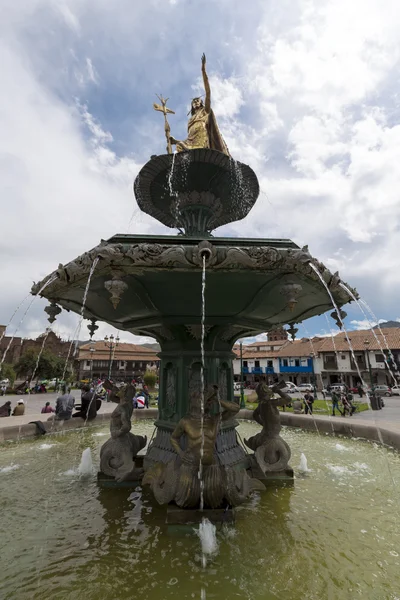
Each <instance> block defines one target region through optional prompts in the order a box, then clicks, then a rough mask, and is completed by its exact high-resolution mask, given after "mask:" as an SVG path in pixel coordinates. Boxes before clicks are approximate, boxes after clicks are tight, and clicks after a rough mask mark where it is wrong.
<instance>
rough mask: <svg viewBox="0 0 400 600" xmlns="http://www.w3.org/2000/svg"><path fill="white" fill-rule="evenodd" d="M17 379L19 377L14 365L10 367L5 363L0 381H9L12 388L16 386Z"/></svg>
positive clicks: (1, 369)
mask: <svg viewBox="0 0 400 600" xmlns="http://www.w3.org/2000/svg"><path fill="white" fill-rule="evenodd" d="M16 377H17V375H16V373H15V371H14V369H13V366H12V365H9V364H8V363H4V364H3V365H2V366H1V368H0V379H9V380H10V386H11V387H12V386H13V385H14V381H15V379H16Z"/></svg>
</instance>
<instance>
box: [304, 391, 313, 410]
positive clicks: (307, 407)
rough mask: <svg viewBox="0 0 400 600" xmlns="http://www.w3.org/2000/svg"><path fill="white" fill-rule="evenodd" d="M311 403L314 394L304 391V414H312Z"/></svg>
mask: <svg viewBox="0 0 400 600" xmlns="http://www.w3.org/2000/svg"><path fill="white" fill-rule="evenodd" d="M313 404H314V396H313V395H312V394H311V392H306V393H305V394H304V412H305V413H306V415H308V414H310V415H312V414H313Z"/></svg>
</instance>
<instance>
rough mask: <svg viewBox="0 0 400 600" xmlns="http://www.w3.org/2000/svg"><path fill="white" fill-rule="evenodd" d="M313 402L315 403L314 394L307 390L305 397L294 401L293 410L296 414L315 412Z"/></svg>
mask: <svg viewBox="0 0 400 600" xmlns="http://www.w3.org/2000/svg"><path fill="white" fill-rule="evenodd" d="M313 404H314V396H313V395H312V393H311V392H306V393H305V394H304V397H303V399H297V400H294V402H293V412H294V413H295V414H297V415H298V414H302V413H303V412H304V413H305V414H306V415H312V414H313Z"/></svg>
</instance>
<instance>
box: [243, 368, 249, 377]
mask: <svg viewBox="0 0 400 600" xmlns="http://www.w3.org/2000/svg"><path fill="white" fill-rule="evenodd" d="M243 373H244V374H245V375H248V374H249V373H250V369H249V367H243Z"/></svg>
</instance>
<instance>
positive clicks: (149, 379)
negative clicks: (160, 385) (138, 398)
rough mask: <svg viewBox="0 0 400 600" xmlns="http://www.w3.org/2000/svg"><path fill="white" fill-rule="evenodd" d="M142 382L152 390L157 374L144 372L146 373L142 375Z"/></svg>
mask: <svg viewBox="0 0 400 600" xmlns="http://www.w3.org/2000/svg"><path fill="white" fill-rule="evenodd" d="M143 381H144V382H145V384H146V385H147V387H148V388H150V389H152V388H154V386H155V385H156V383H157V373H155V372H154V371H146V373H145V374H144V375H143Z"/></svg>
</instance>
